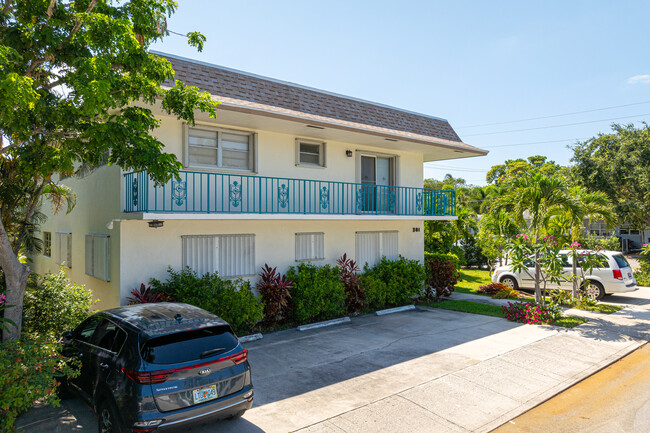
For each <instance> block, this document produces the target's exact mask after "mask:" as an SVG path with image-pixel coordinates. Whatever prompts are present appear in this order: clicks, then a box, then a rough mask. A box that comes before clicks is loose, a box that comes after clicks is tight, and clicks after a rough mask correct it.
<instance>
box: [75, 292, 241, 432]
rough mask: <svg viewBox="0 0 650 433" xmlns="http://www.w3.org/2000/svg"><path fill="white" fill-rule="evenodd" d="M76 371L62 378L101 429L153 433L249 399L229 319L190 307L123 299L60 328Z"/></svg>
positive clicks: (235, 409) (217, 414)
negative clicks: (87, 404) (126, 303)
mask: <svg viewBox="0 0 650 433" xmlns="http://www.w3.org/2000/svg"><path fill="white" fill-rule="evenodd" d="M63 342H64V353H65V354H66V355H67V356H70V357H73V358H77V359H79V360H80V361H81V374H80V375H79V377H77V378H75V379H70V380H69V381H63V383H62V391H63V393H65V391H66V390H68V389H74V390H75V391H78V393H79V394H81V396H82V397H84V398H85V399H86V400H88V401H89V402H90V403H91V404H92V406H93V407H94V408H95V412H96V413H97V418H98V425H99V431H100V432H125V431H129V432H153V431H156V432H158V431H163V430H167V429H172V428H173V427H178V426H185V425H186V424H187V423H190V422H202V421H208V420H212V419H222V418H235V417H239V416H241V415H242V414H243V413H244V412H245V411H246V410H247V409H250V407H251V406H252V404H253V385H252V382H251V372H250V366H249V364H248V351H247V350H246V349H245V348H244V347H242V345H241V344H240V343H239V340H238V339H237V337H236V336H235V334H234V333H233V331H232V329H231V328H230V325H228V323H226V322H225V321H223V320H221V319H220V318H219V317H217V316H215V315H213V314H211V313H208V312H207V311H205V310H202V309H200V308H197V307H194V306H192V305H187V304H180V303H158V304H140V305H129V306H125V307H119V308H114V309H111V310H106V311H102V312H99V313H96V314H94V315H92V316H91V317H89V318H88V319H86V320H85V321H84V322H83V323H81V325H79V326H78V327H77V328H76V329H75V330H74V331H69V332H66V333H65V334H64V337H63Z"/></svg>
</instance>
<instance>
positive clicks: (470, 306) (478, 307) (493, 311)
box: [423, 299, 587, 328]
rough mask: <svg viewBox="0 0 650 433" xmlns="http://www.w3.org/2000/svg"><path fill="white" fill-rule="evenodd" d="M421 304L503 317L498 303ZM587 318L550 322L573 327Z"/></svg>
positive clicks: (455, 302)
mask: <svg viewBox="0 0 650 433" xmlns="http://www.w3.org/2000/svg"><path fill="white" fill-rule="evenodd" d="M423 305H426V306H428V307H432V308H441V309H443V310H453V311H460V312H462V313H472V314H482V315H484V316H493V317H503V309H502V308H501V307H500V306H498V305H490V304H481V303H479V302H470V301H455V300H451V299H449V300H446V301H441V302H427V303H425V304H423ZM586 321H587V319H585V318H582V317H575V316H567V317H560V318H559V319H557V320H554V321H553V322H551V323H550V324H551V325H553V326H561V327H563V328H575V327H576V326H578V325H580V324H582V323H585V322H586Z"/></svg>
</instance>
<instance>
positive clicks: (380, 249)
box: [356, 231, 399, 268]
mask: <svg viewBox="0 0 650 433" xmlns="http://www.w3.org/2000/svg"><path fill="white" fill-rule="evenodd" d="M356 250H357V251H356V258H357V263H358V264H359V267H360V268H363V266H364V265H365V264H366V263H368V265H370V266H373V265H375V264H376V263H378V262H379V261H380V260H381V258H382V257H384V256H386V258H387V259H389V260H395V259H397V258H399V256H398V249H397V232H396V231H390V232H389V231H386V232H357V238H356Z"/></svg>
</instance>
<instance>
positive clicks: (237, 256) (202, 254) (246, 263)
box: [182, 235, 255, 277]
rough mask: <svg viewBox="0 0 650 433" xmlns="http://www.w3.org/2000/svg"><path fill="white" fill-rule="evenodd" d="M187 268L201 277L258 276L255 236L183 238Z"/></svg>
mask: <svg viewBox="0 0 650 433" xmlns="http://www.w3.org/2000/svg"><path fill="white" fill-rule="evenodd" d="M182 238H183V267H186V266H187V267H189V268H190V269H192V270H193V271H195V272H196V273H198V274H199V275H204V274H206V273H213V272H218V273H219V276H220V277H237V276H245V275H255V235H207V236H183V237H182Z"/></svg>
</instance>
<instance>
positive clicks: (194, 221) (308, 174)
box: [33, 53, 487, 308]
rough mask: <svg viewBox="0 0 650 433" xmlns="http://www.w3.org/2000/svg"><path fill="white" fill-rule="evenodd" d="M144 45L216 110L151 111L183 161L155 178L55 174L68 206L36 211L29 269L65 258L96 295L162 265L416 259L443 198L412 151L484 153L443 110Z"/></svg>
mask: <svg viewBox="0 0 650 433" xmlns="http://www.w3.org/2000/svg"><path fill="white" fill-rule="evenodd" d="M157 54H159V55H161V56H163V57H166V58H167V59H168V60H169V61H171V63H172V64H173V66H174V69H175V71H176V79H177V80H180V81H183V82H184V83H185V84H188V85H193V86H197V87H199V88H201V89H202V90H205V91H208V92H209V93H210V94H211V95H212V96H213V98H214V99H215V100H218V101H221V105H220V106H219V108H218V116H217V118H216V120H215V119H209V118H208V117H207V116H202V115H199V116H198V117H197V122H196V125H194V126H191V125H187V124H184V123H183V122H181V121H178V120H176V119H175V118H172V117H169V116H166V115H164V114H162V112H160V111H159V116H160V119H161V125H160V128H159V129H158V130H157V131H156V135H157V136H158V138H159V139H160V140H161V141H162V142H164V143H165V145H166V151H167V152H170V153H173V154H175V155H176V156H177V157H178V158H179V160H180V161H182V162H183V164H184V166H185V169H184V170H183V171H182V172H181V174H180V179H173V180H172V181H170V182H169V183H167V184H166V185H162V186H156V185H154V183H153V182H152V181H151V180H149V178H148V176H147V174H146V173H125V172H122V171H121V170H120V169H119V168H117V167H109V166H104V167H100V168H99V169H97V170H96V171H95V172H94V173H93V174H92V175H90V176H87V177H86V178H83V179H77V178H69V179H64V180H63V183H65V184H67V185H68V186H70V187H71V188H72V189H73V190H74V191H75V192H76V194H77V206H76V208H75V209H74V210H73V211H72V212H71V213H70V214H69V215H63V214H57V215H49V218H48V220H47V222H46V223H45V224H43V226H42V234H43V240H44V244H45V248H44V251H43V254H42V255H39V256H37V257H34V264H33V269H34V271H35V272H37V273H44V272H48V271H49V272H52V271H56V270H57V268H58V266H59V264H64V265H65V266H67V267H68V268H69V275H70V277H71V279H72V280H74V281H76V282H77V283H80V284H85V285H86V286H87V287H89V288H91V289H92V290H93V292H94V293H95V296H96V297H98V298H99V299H100V303H99V307H101V308H106V307H110V306H115V305H119V304H121V303H124V302H125V300H126V297H128V296H129V293H130V290H131V289H132V288H135V287H139V285H140V283H143V282H144V283H146V282H147V281H148V280H149V279H150V278H152V277H155V278H159V279H160V278H165V276H166V271H167V268H168V267H169V266H171V267H173V268H175V269H180V268H181V267H184V266H189V267H191V268H192V269H194V270H196V271H197V272H199V273H205V272H214V271H217V272H219V274H220V275H221V276H223V277H244V278H249V277H254V276H255V275H256V274H257V273H258V272H259V270H260V267H261V266H263V265H264V264H265V263H268V264H269V265H271V266H278V269H279V270H281V271H286V269H287V268H288V267H289V266H291V265H296V264H297V263H299V262H301V261H313V262H315V263H318V264H324V263H330V264H333V263H335V261H336V259H337V258H338V257H340V256H341V255H342V254H343V253H347V254H348V255H349V256H352V257H354V258H355V259H356V260H357V261H358V262H359V263H360V264H361V265H362V266H363V264H364V263H370V264H373V263H375V262H376V261H378V260H379V259H380V258H381V256H387V257H389V258H397V256H398V255H400V254H401V255H403V256H405V257H407V258H412V259H418V260H422V259H423V250H424V238H423V236H424V233H423V232H424V230H423V222H424V220H431V219H437V220H449V219H454V218H455V212H456V203H455V192H454V191H439V190H430V189H423V188H422V185H423V162H425V161H438V160H446V159H456V158H465V157H472V156H480V155H485V154H486V153H487V152H486V151H484V150H481V149H478V148H476V147H473V146H470V145H467V144H465V143H463V142H462V141H461V139H460V138H459V137H458V135H457V134H456V133H455V131H454V130H453V129H452V127H451V126H450V125H449V123H448V122H447V121H446V120H444V119H440V118H437V117H432V116H427V115H423V114H417V113H413V112H410V111H406V110H400V109H397V108H393V107H389V106H385V105H381V104H376V103H372V102H367V101H363V100H359V99H355V98H351V97H347V96H342V95H338V94H334V93H329V92H325V91H321V90H317V89H312V88H308V87H304V86H300V85H296V84H293V83H288V82H283V81H278V80H274V79H270V78H265V77H260V76H257V75H253V74H249V73H245V72H241V71H235V70H232V69H228V68H224V67H221V66H216V65H210V64H206V63H202V62H199V61H195V60H189V59H185V58H180V57H176V56H171V55H167V54H162V53H157ZM168 84H169V83H168ZM44 210H45V209H44Z"/></svg>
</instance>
